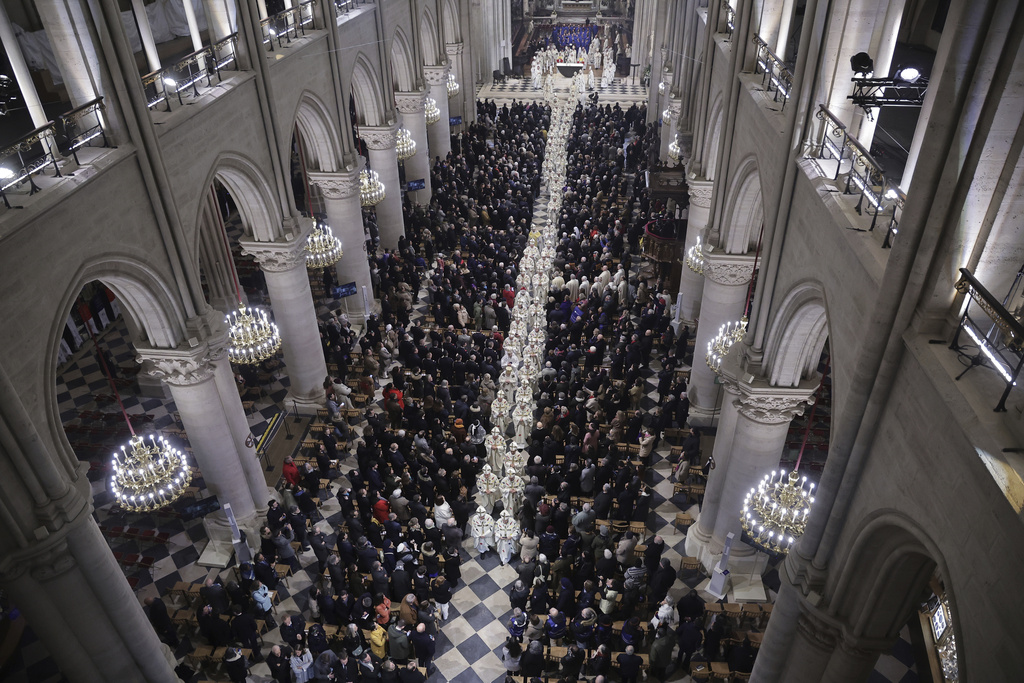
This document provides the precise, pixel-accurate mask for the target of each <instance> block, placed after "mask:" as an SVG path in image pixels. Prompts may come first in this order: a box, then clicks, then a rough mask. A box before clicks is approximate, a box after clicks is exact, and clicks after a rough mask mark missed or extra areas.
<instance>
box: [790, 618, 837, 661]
mask: <svg viewBox="0 0 1024 683" xmlns="http://www.w3.org/2000/svg"><path fill="white" fill-rule="evenodd" d="M797 630H798V631H799V632H800V635H802V636H803V637H804V638H805V639H806V640H807V642H809V643H810V644H811V645H813V646H815V647H817V648H820V649H822V650H825V651H826V652H831V651H832V650H834V649H835V648H836V645H837V644H838V641H839V632H838V631H837V630H836V628H835V627H833V626H832V625H831V624H828V623H826V622H825V621H823V620H821V619H818V618H816V617H814V616H812V615H811V614H809V613H807V612H804V613H803V614H801V615H800V617H799V619H797Z"/></svg>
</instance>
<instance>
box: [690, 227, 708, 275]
mask: <svg viewBox="0 0 1024 683" xmlns="http://www.w3.org/2000/svg"><path fill="white" fill-rule="evenodd" d="M686 267H687V268H689V269H690V270H692V271H693V272H695V273H697V275H703V274H704V245H702V244H701V243H700V235H697V243H696V244H694V245H693V246H692V247H690V248H689V249H687V250H686Z"/></svg>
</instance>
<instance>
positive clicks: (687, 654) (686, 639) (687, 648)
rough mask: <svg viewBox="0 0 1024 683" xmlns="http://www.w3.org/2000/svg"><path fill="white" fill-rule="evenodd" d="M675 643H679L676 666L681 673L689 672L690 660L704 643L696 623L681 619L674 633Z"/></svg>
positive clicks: (688, 619) (702, 635) (687, 618)
mask: <svg viewBox="0 0 1024 683" xmlns="http://www.w3.org/2000/svg"><path fill="white" fill-rule="evenodd" d="M676 641H677V642H678V643H679V655H678V656H677V657H676V666H677V668H681V669H682V670H683V671H689V666H690V658H691V657H693V653H694V652H696V651H697V649H698V648H699V647H700V645H701V643H702V642H703V641H704V634H703V633H701V630H700V626H699V625H698V622H697V621H694V620H692V619H690V618H689V617H686V618H685V619H683V621H682V622H681V623H680V624H679V630H677V631H676Z"/></svg>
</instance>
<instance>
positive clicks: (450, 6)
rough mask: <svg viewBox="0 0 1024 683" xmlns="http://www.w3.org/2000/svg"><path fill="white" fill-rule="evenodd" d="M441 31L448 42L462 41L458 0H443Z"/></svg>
mask: <svg viewBox="0 0 1024 683" xmlns="http://www.w3.org/2000/svg"><path fill="white" fill-rule="evenodd" d="M441 31H442V35H443V36H444V42H446V43H461V42H462V29H461V28H460V27H459V7H458V4H457V3H456V0H441Z"/></svg>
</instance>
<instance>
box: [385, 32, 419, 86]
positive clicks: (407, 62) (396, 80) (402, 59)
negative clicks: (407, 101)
mask: <svg viewBox="0 0 1024 683" xmlns="http://www.w3.org/2000/svg"><path fill="white" fill-rule="evenodd" d="M417 72H418V68H417V65H416V61H415V60H414V59H413V50H412V48H411V46H410V44H409V40H408V38H406V36H405V32H404V31H402V29H401V28H399V27H396V28H395V34H394V37H393V38H392V39H391V75H392V80H393V83H392V85H393V86H394V89H395V91H396V92H412V91H413V90H415V89H416V85H417V81H418V80H419V79H418V78H417V77H416V75H417Z"/></svg>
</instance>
